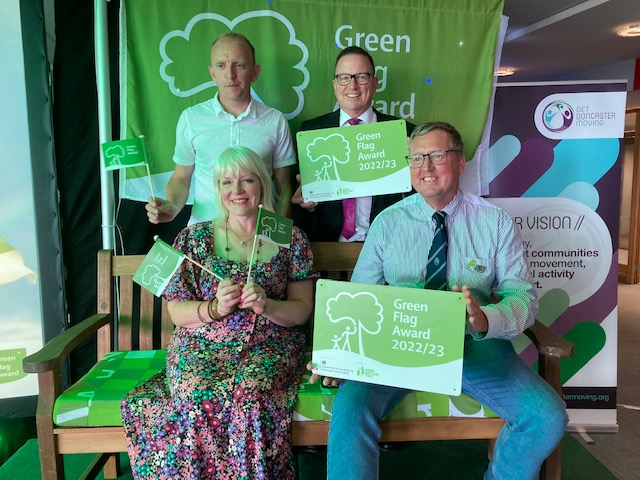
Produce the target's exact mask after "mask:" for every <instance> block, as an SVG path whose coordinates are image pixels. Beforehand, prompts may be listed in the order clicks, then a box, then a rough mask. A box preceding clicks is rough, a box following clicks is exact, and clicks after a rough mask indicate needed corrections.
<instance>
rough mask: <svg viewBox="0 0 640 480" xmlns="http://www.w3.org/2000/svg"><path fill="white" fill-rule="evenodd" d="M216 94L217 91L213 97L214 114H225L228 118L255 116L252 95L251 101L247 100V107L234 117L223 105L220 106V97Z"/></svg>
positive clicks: (240, 118)
mask: <svg viewBox="0 0 640 480" xmlns="http://www.w3.org/2000/svg"><path fill="white" fill-rule="evenodd" d="M218 94H219V92H216V94H215V96H214V97H213V111H214V112H215V114H216V116H217V117H219V116H225V117H228V118H233V119H235V120H242V119H243V118H244V117H253V118H256V117H257V115H258V114H257V112H256V102H255V99H254V98H253V97H251V101H250V102H249V106H248V107H247V109H246V110H245V111H244V112H242V113H241V114H240V115H238V116H237V117H234V116H233V115H231V114H230V113H229V112H227V111H226V110H225V109H224V107H223V106H222V104H221V103H220V99H219V98H218Z"/></svg>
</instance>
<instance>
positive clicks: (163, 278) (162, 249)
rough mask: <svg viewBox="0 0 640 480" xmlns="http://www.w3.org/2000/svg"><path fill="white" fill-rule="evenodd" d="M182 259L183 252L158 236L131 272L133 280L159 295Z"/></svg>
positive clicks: (183, 256) (183, 257)
mask: <svg viewBox="0 0 640 480" xmlns="http://www.w3.org/2000/svg"><path fill="white" fill-rule="evenodd" d="M184 259H185V255H184V254H183V253H181V252H179V251H178V250H176V249H175V248H173V247H172V246H170V245H168V244H166V243H165V242H163V241H162V240H160V239H159V238H158V239H156V241H155V243H154V244H153V247H151V250H149V253H147V256H146V257H144V260H143V261H142V263H141V264H140V267H138V270H136V273H134V274H133V281H134V282H136V283H137V284H138V285H140V286H141V287H142V288H145V289H147V290H149V291H150V292H151V293H153V294H154V295H155V296H156V297H159V296H160V295H162V292H164V289H165V288H166V287H167V284H168V283H169V280H171V277H172V276H173V274H174V273H176V270H178V267H180V265H181V264H182V262H183V261H184Z"/></svg>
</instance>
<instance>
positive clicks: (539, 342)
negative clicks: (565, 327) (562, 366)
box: [524, 320, 574, 358]
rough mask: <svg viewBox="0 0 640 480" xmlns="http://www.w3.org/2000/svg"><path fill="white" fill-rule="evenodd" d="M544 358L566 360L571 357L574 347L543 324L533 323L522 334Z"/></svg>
mask: <svg viewBox="0 0 640 480" xmlns="http://www.w3.org/2000/svg"><path fill="white" fill-rule="evenodd" d="M524 333H525V334H526V335H527V337H529V339H530V340H531V341H532V342H533V344H534V345H535V346H536V348H537V349H538V352H539V353H540V355H542V356H545V357H555V358H568V357H572V356H573V350H574V345H573V343H571V342H570V341H569V340H565V339H564V338H562V337H559V336H558V335H556V334H555V333H553V332H552V331H551V329H550V328H549V327H547V326H546V325H545V324H543V323H540V322H539V321H538V320H536V321H535V323H534V324H533V325H531V327H529V328H528V329H527V330H526V331H525V332H524Z"/></svg>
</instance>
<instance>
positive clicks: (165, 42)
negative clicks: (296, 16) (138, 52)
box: [160, 10, 309, 120]
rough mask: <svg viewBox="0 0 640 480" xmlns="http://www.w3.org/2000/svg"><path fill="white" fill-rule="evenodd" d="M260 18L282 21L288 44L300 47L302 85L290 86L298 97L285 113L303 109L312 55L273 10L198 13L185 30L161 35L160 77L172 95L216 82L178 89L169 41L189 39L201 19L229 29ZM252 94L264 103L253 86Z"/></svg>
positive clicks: (289, 114) (192, 92) (188, 93)
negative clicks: (228, 14) (235, 14)
mask: <svg viewBox="0 0 640 480" xmlns="http://www.w3.org/2000/svg"><path fill="white" fill-rule="evenodd" d="M259 17H271V18H273V19H276V20H278V21H279V22H281V23H282V25H283V26H284V27H285V28H286V30H287V31H288V32H289V42H288V44H289V45H292V46H294V47H297V48H299V49H300V52H301V53H300V56H301V60H300V61H299V62H298V63H297V64H295V65H294V66H293V68H294V69H295V70H299V71H300V73H301V74H302V82H301V83H300V84H299V85H293V86H291V88H292V89H293V91H294V92H295V95H296V96H297V103H296V106H295V107H294V108H293V110H292V111H290V112H283V114H284V116H285V118H286V119H287V120H290V119H292V118H294V117H296V116H297V115H298V114H299V113H300V112H301V111H302V107H303V106H304V96H303V94H302V92H303V91H304V89H305V88H307V85H308V84H309V70H308V69H307V67H306V63H307V60H308V58H309V51H308V50H307V47H306V45H304V44H303V43H302V42H301V41H300V40H297V39H296V35H295V30H294V28H293V25H292V24H291V22H290V21H289V20H288V19H287V18H286V17H284V16H283V15H281V14H280V13H277V12H272V11H270V10H258V11H254V12H247V13H244V14H242V15H239V16H238V17H236V18H234V19H233V20H229V19H227V18H226V17H223V16H222V15H219V14H217V13H211V12H207V13H200V14H198V15H195V16H194V17H193V18H191V20H189V22H188V23H187V25H186V27H185V29H184V30H172V31H170V32H168V33H167V34H166V35H164V36H163V37H162V40H161V41H160V56H161V57H162V63H161V64H160V77H161V78H162V79H163V80H164V81H165V82H167V84H168V86H169V90H170V91H171V93H173V95H175V96H177V97H190V96H192V95H195V94H197V93H199V92H202V91H204V90H206V89H208V88H211V87H212V86H215V85H214V83H213V82H212V81H211V80H209V81H206V82H202V83H200V84H198V85H194V86H191V87H190V88H188V89H180V88H177V87H176V78H175V76H173V75H170V74H169V72H168V70H167V69H168V67H169V66H170V65H172V64H173V63H174V60H173V59H172V58H171V56H170V54H169V53H168V51H170V49H169V47H172V45H170V42H172V41H175V40H185V41H186V42H189V40H190V37H191V34H192V31H193V29H194V28H195V27H196V25H198V23H199V22H204V21H213V22H219V23H221V24H222V25H224V26H225V27H227V28H228V29H229V30H233V29H234V28H235V27H237V26H238V25H240V24H241V23H242V22H243V21H245V20H248V19H254V18H259ZM256 43H257V44H258V45H259V42H256ZM172 48H173V47H172ZM287 87H289V85H287ZM251 94H252V96H253V97H254V98H255V99H256V100H258V101H260V102H262V100H261V99H260V97H259V96H258V95H257V93H256V92H255V90H254V89H253V88H252V89H251ZM262 103H264V102H262Z"/></svg>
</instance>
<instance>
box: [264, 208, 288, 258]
mask: <svg viewBox="0 0 640 480" xmlns="http://www.w3.org/2000/svg"><path fill="white" fill-rule="evenodd" d="M292 228H293V220H291V219H290V218H287V217H284V216H282V215H279V214H277V213H274V212H270V211H268V210H265V209H264V208H262V206H260V208H259V210H258V224H257V225H256V235H257V237H258V238H260V239H262V240H264V241H266V242H271V243H274V244H276V245H278V246H279V247H284V248H289V247H290V246H291V229H292Z"/></svg>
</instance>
